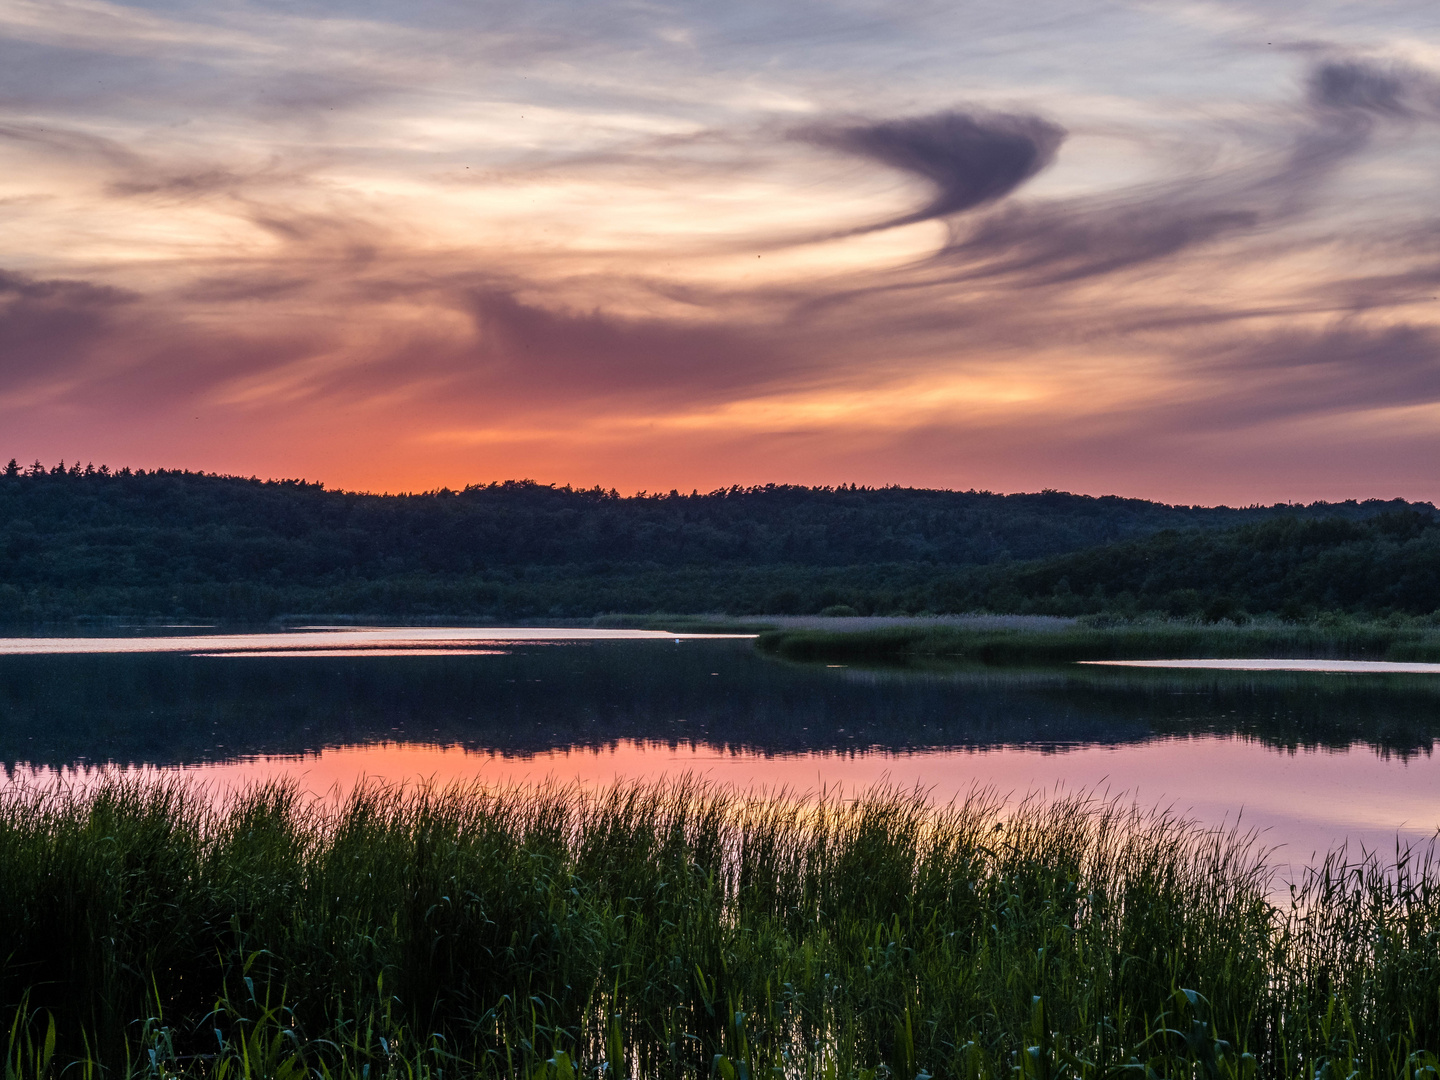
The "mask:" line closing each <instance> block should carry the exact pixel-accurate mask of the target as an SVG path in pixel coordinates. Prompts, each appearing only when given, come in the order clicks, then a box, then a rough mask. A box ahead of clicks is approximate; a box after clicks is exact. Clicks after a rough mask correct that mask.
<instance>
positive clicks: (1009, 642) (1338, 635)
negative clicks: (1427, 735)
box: [755, 618, 1440, 665]
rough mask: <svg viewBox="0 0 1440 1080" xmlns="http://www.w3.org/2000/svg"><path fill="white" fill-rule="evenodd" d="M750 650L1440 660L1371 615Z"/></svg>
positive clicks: (820, 636)
mask: <svg viewBox="0 0 1440 1080" xmlns="http://www.w3.org/2000/svg"><path fill="white" fill-rule="evenodd" d="M755 644H756V648H758V649H759V650H760V651H761V652H764V653H768V654H770V655H772V656H778V657H782V658H784V659H787V660H799V661H820V660H829V661H846V662H858V663H864V662H871V663H897V662H905V661H908V660H914V659H918V658H945V659H949V660H953V661H959V662H967V663H977V664H994V665H1023V664H1056V663H1067V662H1071V661H1076V660H1145V659H1157V660H1158V659H1176V658H1182V657H1194V658H1200V657H1228V658H1241V657H1322V658H1331V659H1373V660H1407V661H1440V628H1437V627H1436V626H1434V625H1432V624H1431V623H1430V622H1429V621H1421V620H1409V619H1398V620H1394V621H1389V622H1384V621H1382V622H1371V621H1364V620H1351V619H1347V618H1337V619H1333V620H1330V621H1328V622H1316V623H1283V622H1270V623H1250V624H1247V625H1243V626H1239V625H1234V624H1225V623H1221V624H1215V623H1199V622H1190V621H1182V620H1156V621H1140V622H1135V623H1121V624H1119V625H1114V626H1105V625H1088V626H1087V625H1080V626H1075V627H1072V628H1069V629H1064V630H1044V631H1034V630H1008V629H999V630H973V629H969V628H966V627H957V626H943V625H942V626H934V625H931V626H897V627H882V628H880V629H876V630H867V631H859V632H850V633H846V632H837V631H827V630H772V631H769V632H768V633H764V634H761V635H760V636H759V637H758V638H757V639H756V643H755Z"/></svg>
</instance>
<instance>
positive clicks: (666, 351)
mask: <svg viewBox="0 0 1440 1080" xmlns="http://www.w3.org/2000/svg"><path fill="white" fill-rule="evenodd" d="M462 302H463V303H464V305H465V306H466V308H467V309H468V311H469V312H470V314H471V316H472V318H473V319H474V320H475V326H476V331H477V345H476V349H475V351H474V352H473V353H468V354H464V355H461V356H459V357H458V358H457V360H458V364H457V368H456V374H457V375H462V376H465V377H467V378H469V377H473V376H475V375H479V376H481V380H482V381H484V382H487V383H488V384H489V385H491V386H494V387H497V388H505V389H508V390H509V391H511V392H516V393H523V394H525V395H536V394H538V395H541V396H542V397H545V396H548V397H550V398H552V399H554V400H555V401H557V402H564V403H566V404H573V403H574V402H575V401H576V400H577V399H583V398H584V397H587V396H591V395H599V396H605V395H610V394H625V395H630V396H635V395H639V396H643V397H647V398H664V399H675V398H681V399H685V400H690V401H710V400H713V399H714V398H715V397H716V396H717V395H719V396H725V395H727V394H733V393H736V392H744V391H747V390H758V389H760V388H762V387H764V386H765V385H766V384H767V383H769V382H770V381H771V380H774V379H779V378H783V377H784V376H785V375H786V374H787V373H793V372H794V371H795V369H796V366H797V365H796V358H795V357H793V356H789V355H787V353H786V352H785V350H784V349H783V347H782V346H781V345H780V344H778V343H777V341H776V340H775V334H774V332H773V330H772V331H771V332H770V333H768V334H766V333H764V332H761V328H759V327H753V326H744V325H735V324H716V323H711V322H696V323H683V322H677V321H673V320H667V319H660V318H656V319H644V318H620V317H616V316H613V315H606V314H602V313H601V312H598V311H592V312H588V313H568V312H563V311H553V310H549V309H547V308H543V307H540V306H537V305H534V304H530V303H525V302H523V301H521V300H519V299H517V298H516V297H515V295H514V294H513V293H511V292H509V291H506V290H504V289H501V288H495V287H488V288H481V289H475V290H471V291H469V292H467V293H466V294H465V295H464V296H463V298H462ZM531 400H535V399H534V398H533V397H532V398H531Z"/></svg>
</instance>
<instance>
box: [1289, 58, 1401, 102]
mask: <svg viewBox="0 0 1440 1080" xmlns="http://www.w3.org/2000/svg"><path fill="white" fill-rule="evenodd" d="M1413 79H1414V76H1413V75H1411V76H1409V77H1408V78H1407V76H1405V75H1402V74H1400V73H1398V72H1395V71H1387V70H1384V69H1381V68H1377V67H1375V66H1374V65H1371V64H1362V63H1359V62H1357V61H1353V60H1349V61H1328V62H1326V63H1322V64H1319V65H1317V66H1316V68H1315V70H1314V71H1313V72H1311V75H1310V88H1309V89H1310V100H1311V101H1312V102H1314V103H1315V104H1316V105H1319V106H1322V107H1324V108H1328V109H1359V110H1363V111H1365V112H1372V113H1378V114H1381V115H1390V116H1408V115H1410V112H1411V110H1410V107H1409V106H1408V105H1407V104H1406V103H1405V100H1404V99H1405V97H1406V92H1407V82H1409V81H1412V80H1413Z"/></svg>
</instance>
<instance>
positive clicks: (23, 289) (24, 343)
mask: <svg viewBox="0 0 1440 1080" xmlns="http://www.w3.org/2000/svg"><path fill="white" fill-rule="evenodd" d="M136 300H137V297H136V296H135V294H133V293H130V292H127V291H125V290H122V289H117V288H114V287H111V286H104V285H94V284H91V283H89V282H85V281H67V280H37V279H36V278H33V277H29V276H27V275H24V274H15V273H8V272H5V271H0V393H4V392H7V391H13V390H15V389H17V388H19V387H22V386H29V385H33V384H35V383H42V382H44V381H46V380H49V379H55V378H57V377H63V376H65V375H68V374H71V373H73V372H74V371H75V370H76V369H77V368H79V367H81V366H83V364H84V363H85V362H86V361H87V360H88V359H89V358H90V357H91V356H92V355H93V353H94V352H95V350H96V349H97V348H98V347H99V346H100V345H101V344H103V342H104V341H105V339H106V336H107V335H108V334H109V333H110V332H111V331H112V330H113V329H115V327H116V326H117V325H118V323H119V322H120V321H121V319H122V318H123V315H124V311H125V309H126V308H128V307H129V306H131V305H132V304H134V303H135V301H136Z"/></svg>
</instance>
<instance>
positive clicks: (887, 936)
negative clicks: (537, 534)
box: [0, 781, 1440, 1080]
mask: <svg viewBox="0 0 1440 1080" xmlns="http://www.w3.org/2000/svg"><path fill="white" fill-rule="evenodd" d="M0 868H3V871H4V873H3V875H0V910H3V911H4V912H5V917H4V919H3V920H0V957H3V968H0V971H3V974H0V993H3V1002H4V1004H5V1005H6V1007H7V1008H8V1010H9V1014H8V1015H9V1016H10V1018H11V1024H10V1029H9V1037H8V1049H7V1052H6V1053H7V1057H6V1066H5V1069H6V1072H5V1075H6V1077H7V1078H16V1080H18V1078H21V1077H34V1078H39V1077H60V1076H67V1075H73V1076H80V1077H97V1076H102V1075H103V1076H106V1077H121V1076H125V1077H131V1076H146V1077H162V1076H163V1077H171V1076H180V1075H187V1076H197V1077H212V1078H215V1080H222V1078H224V1080H228V1078H232V1077H233V1078H249V1077H275V1078H277V1080H300V1078H302V1077H318V1078H328V1077H337V1078H338V1077H345V1078H351V1077H353V1078H356V1080H378V1078H380V1077H393V1078H401V1077H404V1078H406V1080H413V1078H422V1077H433V1078H435V1080H443V1077H445V1076H447V1075H449V1076H478V1077H524V1078H526V1080H566V1078H571V1077H579V1076H581V1075H585V1076H590V1077H613V1078H622V1077H666V1076H677V1077H678V1076H690V1077H705V1078H715V1077H724V1078H728V1080H739V1078H747V1080H749V1078H758V1077H762V1076H764V1077H797V1078H798V1077H807V1078H809V1077H813V1078H816V1080H820V1078H827V1080H828V1078H836V1080H838V1078H869V1080H878V1078H882V1077H904V1078H906V1080H914V1078H915V1077H925V1076H935V1077H1001V1076H1006V1077H1021V1078H1030V1077H1037V1078H1038V1077H1047V1078H1057V1077H1066V1076H1068V1077H1077V1078H1080V1077H1087V1078H1088V1077H1095V1078H1101V1077H1128V1076H1133V1077H1136V1078H1142V1077H1154V1076H1167V1077H1172V1076H1185V1077H1250V1076H1300V1075H1302V1074H1303V1075H1304V1076H1305V1077H1307V1078H1309V1077H1317V1076H1322V1077H1324V1076H1356V1077H1400V1076H1404V1077H1419V1076H1433V1075H1434V1073H1433V1072H1427V1071H1426V1070H1430V1069H1433V1068H1434V1067H1435V1065H1436V1064H1437V1062H1436V1059H1435V1057H1434V1056H1433V1055H1432V1054H1430V1053H1429V1051H1431V1050H1433V1049H1434V1048H1436V1047H1437V1046H1440V892H1437V888H1436V886H1437V884H1440V871H1437V868H1436V867H1435V866H1434V865H1433V864H1432V863H1431V862H1430V861H1429V859H1428V857H1427V858H1425V859H1421V860H1417V859H1416V858H1414V857H1413V856H1411V855H1410V854H1409V853H1400V858H1399V862H1398V866H1397V865H1394V864H1392V865H1386V864H1383V863H1382V862H1380V861H1379V860H1377V859H1375V858H1373V857H1368V856H1366V857H1361V858H1358V859H1353V860H1347V858H1346V857H1345V855H1344V853H1343V852H1341V853H1336V854H1333V855H1331V856H1330V858H1329V859H1328V860H1326V861H1325V862H1324V863H1323V865H1321V866H1319V867H1318V868H1317V869H1316V870H1315V871H1314V872H1313V873H1312V874H1311V875H1310V876H1309V877H1308V878H1306V879H1305V880H1304V881H1303V882H1301V883H1300V884H1299V885H1298V886H1297V888H1296V890H1295V891H1294V893H1293V896H1292V897H1291V898H1290V899H1289V900H1287V901H1284V902H1281V903H1276V902H1274V900H1273V899H1272V890H1271V886H1272V881H1271V875H1270V871H1269V870H1268V869H1267V867H1266V863H1265V857H1264V853H1263V852H1262V851H1261V850H1259V849H1258V848H1257V847H1256V846H1255V844H1254V843H1253V841H1252V839H1251V838H1248V837H1246V836H1243V835H1239V834H1236V833H1233V832H1231V833H1216V832H1207V831H1202V830H1200V829H1197V828H1196V827H1194V826H1192V825H1190V824H1187V823H1185V822H1184V821H1181V820H1178V819H1176V818H1174V817H1173V816H1169V815H1165V814H1147V813H1140V812H1137V811H1136V810H1134V809H1132V808H1129V807H1126V806H1123V805H1120V804H1118V803H1107V802H1102V801H1095V800H1091V799H1087V798H1059V799H1055V800H1052V801H1048V802H1030V803H1027V804H1026V805H1024V806H1022V807H1021V808H1020V809H1019V810H1018V811H1016V812H1013V813H1011V814H1008V815H1007V814H1002V812H1001V807H1000V805H999V804H998V802H997V801H996V800H995V799H994V798H993V797H992V796H990V795H988V794H986V793H983V792H980V793H976V794H975V795H973V796H972V797H971V798H969V799H968V800H966V801H964V802H962V803H958V804H955V805H951V806H948V807H942V808H933V807H931V806H930V805H928V804H927V803H926V802H925V801H924V800H923V799H922V798H920V797H919V796H917V795H910V794H904V793H899V792H895V791H884V790H881V791H875V792H872V793H870V794H868V795H866V796H865V797H863V798H861V799H859V800H857V801H854V802H842V801H840V800H837V799H833V798H790V797H779V798H770V799H761V798H748V797H740V796H736V795H734V794H730V793H726V792H724V791H719V790H715V789H710V788H706V787H703V786H700V785H698V784H695V783H693V782H688V781H683V782H676V783H672V784H663V785H658V786H619V787H615V788H612V789H609V790H603V791H600V792H598V793H593V794H582V793H581V792H579V791H577V790H575V789H560V788H515V789H507V790H498V791H495V790H484V789H481V788H478V787H477V788H460V789H451V790H446V791H437V790H428V789H414V790H408V791H402V790H395V789H384V788H377V787H371V788H368V789H362V790H359V791H357V792H356V793H355V794H354V795H352V796H351V797H350V799H349V800H348V802H346V803H344V804H343V805H340V806H331V805H328V804H317V803H313V802H309V801H304V800H302V799H300V798H299V797H298V796H297V794H296V792H295V791H294V790H292V789H290V788H286V787H274V786H271V787H263V788H259V789H255V790H252V791H249V792H248V793H245V794H243V795H241V796H238V797H236V798H234V799H232V800H231V801H229V802H228V803H226V804H224V805H223V806H219V807H218V808H217V807H216V805H215V804H214V803H212V802H211V801H210V800H209V798H208V797H207V795H206V793H205V792H204V791H201V790H197V789H195V788H192V787H186V786H183V785H180V784H177V783H170V782H155V781H151V782H146V783H138V782H122V781H112V782H108V783H106V784H105V785H103V786H101V787H100V788H99V789H97V790H94V791H92V792H90V793H81V792H75V791H60V792H50V793H46V792H40V791H13V790H12V791H11V792H10V793H9V794H7V795H6V796H5V797H4V801H3V804H0Z"/></svg>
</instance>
